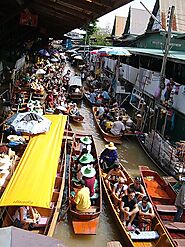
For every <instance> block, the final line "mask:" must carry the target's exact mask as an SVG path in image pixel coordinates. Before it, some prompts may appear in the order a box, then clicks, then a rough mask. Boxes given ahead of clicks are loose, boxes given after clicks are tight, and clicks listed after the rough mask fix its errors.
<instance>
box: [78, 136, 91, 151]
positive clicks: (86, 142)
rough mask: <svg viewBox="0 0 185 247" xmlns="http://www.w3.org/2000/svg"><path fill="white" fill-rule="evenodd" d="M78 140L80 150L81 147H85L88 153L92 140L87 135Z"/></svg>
mask: <svg viewBox="0 0 185 247" xmlns="http://www.w3.org/2000/svg"><path fill="white" fill-rule="evenodd" d="M80 142H81V143H80V151H81V150H82V149H83V148H86V149H87V150H88V153H90V152H91V143H92V140H91V139H90V138H89V137H88V136H84V137H81V138H80Z"/></svg>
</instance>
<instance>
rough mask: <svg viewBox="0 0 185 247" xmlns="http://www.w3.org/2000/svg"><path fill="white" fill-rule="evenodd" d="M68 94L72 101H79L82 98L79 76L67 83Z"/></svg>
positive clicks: (73, 77)
mask: <svg viewBox="0 0 185 247" xmlns="http://www.w3.org/2000/svg"><path fill="white" fill-rule="evenodd" d="M68 94H69V97H70V99H72V100H81V99H82V98H83V86H82V80H81V77H80V76H75V75H74V76H72V77H71V78H70V81H69V90H68Z"/></svg>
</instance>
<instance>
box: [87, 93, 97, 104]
mask: <svg viewBox="0 0 185 247" xmlns="http://www.w3.org/2000/svg"><path fill="white" fill-rule="evenodd" d="M89 100H90V102H91V103H92V104H95V103H96V93H95V92H92V93H90V95H89Z"/></svg>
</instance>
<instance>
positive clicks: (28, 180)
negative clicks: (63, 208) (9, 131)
mask: <svg viewBox="0 0 185 247" xmlns="http://www.w3.org/2000/svg"><path fill="white" fill-rule="evenodd" d="M45 117H47V118H48V119H49V120H51V122H52V124H51V126H50V130H49V131H48V132H47V133H45V134H40V135H37V136H35V137H32V138H31V140H30V141H29V144H28V146H27V148H26V150H25V152H24V154H23V156H22V158H21V160H20V162H19V165H18V167H17V169H16V171H15V172H14V174H13V176H12V178H11V179H10V182H9V183H8V185H7V187H6V189H5V191H4V193H3V195H2V197H1V199H0V206H14V205H18V206H21V205H23V206H26V205H27V206H35V207H43V208H49V207H50V202H51V198H52V193H53V189H54V184H55V178H56V173H57V167H58V160H59V157H60V150H61V145H62V138H63V134H64V129H65V123H66V120H67V116H62V115H46V116H45Z"/></svg>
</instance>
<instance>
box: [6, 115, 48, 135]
mask: <svg viewBox="0 0 185 247" xmlns="http://www.w3.org/2000/svg"><path fill="white" fill-rule="evenodd" d="M6 124H9V125H11V126H12V127H13V128H14V129H15V131H17V132H18V131H20V132H24V133H28V134H39V133H44V132H47V131H48V130H49V128H50V125H51V121H50V120H49V119H47V118H45V117H43V116H40V115H39V114H37V113H35V112H23V113H17V114H15V115H13V116H12V117H10V118H9V119H8V120H7V121H6Z"/></svg>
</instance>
